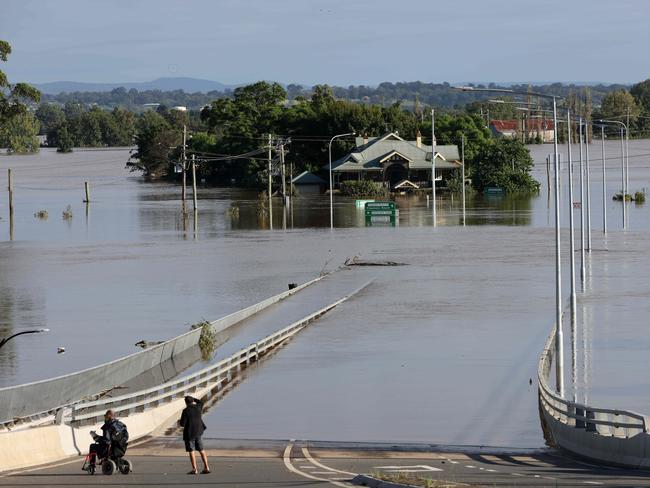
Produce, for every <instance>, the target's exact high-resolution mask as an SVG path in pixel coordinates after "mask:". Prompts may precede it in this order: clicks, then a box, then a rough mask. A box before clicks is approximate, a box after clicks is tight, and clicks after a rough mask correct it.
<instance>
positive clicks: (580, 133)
mask: <svg viewBox="0 0 650 488" xmlns="http://www.w3.org/2000/svg"><path fill="white" fill-rule="evenodd" d="M578 124H579V126H578V137H579V139H580V141H579V142H580V283H581V284H582V290H583V291H584V287H585V275H586V272H585V182H584V166H583V164H582V156H583V151H582V145H583V140H582V136H583V131H582V129H583V128H582V117H580V118H579V121H578Z"/></svg>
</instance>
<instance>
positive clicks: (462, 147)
mask: <svg viewBox="0 0 650 488" xmlns="http://www.w3.org/2000/svg"><path fill="white" fill-rule="evenodd" d="M460 159H461V163H462V165H463V166H462V168H463V170H462V175H461V177H462V179H463V227H465V220H466V215H465V134H461V135H460Z"/></svg>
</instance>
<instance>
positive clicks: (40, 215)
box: [34, 210, 49, 220]
mask: <svg viewBox="0 0 650 488" xmlns="http://www.w3.org/2000/svg"><path fill="white" fill-rule="evenodd" d="M34 217H36V218H37V219H39V220H47V218H48V217H49V214H48V213H47V210H39V211H38V212H36V213H35V214H34Z"/></svg>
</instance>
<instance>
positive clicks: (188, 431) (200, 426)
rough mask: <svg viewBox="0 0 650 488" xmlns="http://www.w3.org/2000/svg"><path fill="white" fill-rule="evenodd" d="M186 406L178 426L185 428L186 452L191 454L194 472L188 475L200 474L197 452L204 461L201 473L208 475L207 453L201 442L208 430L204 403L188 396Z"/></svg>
mask: <svg viewBox="0 0 650 488" xmlns="http://www.w3.org/2000/svg"><path fill="white" fill-rule="evenodd" d="M185 405H186V407H185V409H184V410H183V413H182V414H181V419H180V420H179V421H178V424H179V425H180V426H181V427H183V440H184V441H185V450H186V451H187V452H188V453H189V455H190V462H191V463H192V471H190V472H189V473H187V474H198V473H199V471H198V469H197V468H196V456H195V454H194V451H195V450H196V451H199V454H200V455H201V460H202V461H203V471H201V473H203V474H208V473H209V472H210V467H209V466H208V457H207V456H206V455H205V451H204V450H203V441H202V440H201V436H202V435H203V432H204V431H205V429H206V427H205V424H204V423H203V418H202V416H201V414H202V410H203V403H202V402H201V400H198V399H196V398H194V397H191V396H189V395H188V396H186V397H185Z"/></svg>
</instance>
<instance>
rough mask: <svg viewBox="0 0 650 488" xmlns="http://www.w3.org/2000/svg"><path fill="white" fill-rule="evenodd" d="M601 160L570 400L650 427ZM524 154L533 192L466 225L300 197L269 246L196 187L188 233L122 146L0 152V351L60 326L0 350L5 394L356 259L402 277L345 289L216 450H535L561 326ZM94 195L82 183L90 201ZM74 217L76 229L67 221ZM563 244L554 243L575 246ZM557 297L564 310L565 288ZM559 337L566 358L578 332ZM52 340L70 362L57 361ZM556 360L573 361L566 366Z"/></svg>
mask: <svg viewBox="0 0 650 488" xmlns="http://www.w3.org/2000/svg"><path fill="white" fill-rule="evenodd" d="M606 149H607V153H608V158H612V159H611V160H608V161H607V164H608V174H607V176H608V179H609V184H608V197H607V199H606V203H607V212H608V225H609V233H608V235H607V237H606V238H605V237H604V236H603V234H602V210H601V208H602V201H603V200H602V194H601V186H600V185H601V182H602V177H601V173H600V169H599V168H600V165H601V161H600V145H599V144H598V143H595V144H592V145H591V148H590V152H591V154H590V155H591V159H592V166H591V174H592V195H591V197H592V229H593V244H594V245H593V247H594V251H593V252H592V253H590V254H589V255H588V256H587V259H588V262H587V264H588V266H587V269H588V274H587V282H586V285H585V286H586V292H585V293H584V294H579V298H578V301H579V324H580V327H579V330H578V337H577V343H578V345H579V347H578V351H577V354H576V357H577V371H576V379H577V381H576V383H577V391H576V394H577V395H578V396H579V397H580V398H581V397H583V396H584V395H585V393H586V394H587V395H588V398H589V401H590V402H591V403H593V404H598V405H603V406H608V407H617V408H633V409H635V410H639V411H641V412H650V390H649V389H648V388H647V386H648V384H647V380H646V375H645V374H644V373H645V371H647V369H648V362H649V361H650V360H649V359H648V358H647V354H645V351H647V350H648V347H649V346H650V344H648V343H647V342H648V340H650V339H647V337H646V334H644V332H645V330H644V329H645V327H644V319H645V317H647V312H648V305H647V302H648V300H647V297H648V295H649V293H650V283H648V280H647V276H648V271H650V269H648V267H650V265H649V264H648V263H647V261H648V260H647V245H646V242H647V241H648V237H650V216H649V214H648V211H649V210H650V208H649V207H647V206H644V205H635V204H630V205H628V209H629V229H630V230H628V231H627V232H625V233H623V232H621V230H620V229H621V204H620V203H618V202H613V201H611V199H610V198H611V194H613V193H614V192H615V191H616V190H617V189H619V188H620V183H618V181H620V169H619V166H618V164H619V162H618V160H617V159H615V158H617V157H618V154H619V153H618V151H619V144H618V142H617V141H611V142H608V143H607V145H606ZM560 150H561V152H563V153H564V154H565V153H566V147H564V148H563V147H561V148H560ZM531 151H532V153H533V155H534V157H535V160H536V163H537V165H536V168H535V176H536V177H537V178H538V179H539V180H540V181H541V182H542V184H543V187H542V190H541V192H540V194H539V195H538V196H535V197H531V198H521V197H512V198H510V197H486V196H483V195H473V196H471V197H470V198H468V202H467V211H466V224H467V227H462V204H461V202H460V201H459V199H458V198H454V199H453V200H452V199H451V198H450V197H448V196H447V195H443V196H442V198H441V199H440V202H439V206H438V225H439V227H438V228H436V229H434V228H433V227H432V218H431V209H430V208H427V204H426V200H425V199H424V198H417V197H398V199H397V204H398V206H399V208H400V222H399V226H398V227H395V228H366V227H364V223H363V214H362V213H361V212H359V211H358V210H357V209H355V207H354V202H353V201H351V200H349V199H343V198H337V199H336V207H335V223H336V226H337V229H336V230H335V231H334V232H331V231H330V230H329V228H328V225H329V207H328V203H329V202H328V200H327V198H325V197H322V196H315V195H314V196H310V195H307V194H305V195H302V196H301V197H300V198H299V199H297V200H296V202H295V205H294V209H293V212H287V213H286V214H284V213H283V212H282V209H281V206H280V205H279V201H277V202H276V203H275V205H274V219H273V228H274V230H273V231H272V232H270V231H269V230H268V228H269V222H268V218H267V217H266V216H265V215H264V212H263V210H262V209H261V206H260V203H259V201H258V199H257V195H256V193H255V192H251V191H244V190H236V189H215V188H209V187H201V188H200V189H199V207H200V213H199V218H198V220H197V221H196V222H195V220H194V218H193V217H192V215H191V212H190V216H189V217H187V218H183V217H182V214H181V212H180V202H179V196H180V191H179V187H178V186H176V185H172V184H169V183H148V182H144V181H143V180H142V179H141V178H140V177H138V176H137V175H133V174H130V173H128V171H126V170H125V169H124V162H125V161H126V159H127V158H128V149H119V150H95V151H81V150H80V151H75V152H74V153H72V154H67V155H60V154H56V153H55V152H53V151H50V150H43V151H41V153H40V154H39V155H34V156H11V157H6V156H3V157H0V183H1V187H2V189H3V191H2V193H0V217H1V218H2V220H0V336H5V335H7V334H9V333H12V332H18V331H20V330H25V329H30V328H35V327H36V328H40V327H49V328H50V329H51V332H49V333H46V334H37V335H31V336H22V337H19V338H17V339H15V340H13V341H11V342H10V343H8V344H7V345H6V346H5V347H3V348H2V349H0V386H8V385H13V384H18V383H22V382H26V381H33V380H38V379H43V378H46V377H50V376H54V375H56V374H63V373H65V372H71V371H75V370H78V369H81V368H84V367H88V366H92V365H95V364H97V363H100V362H103V361H108V360H111V359H114V358H116V357H119V356H123V355H125V354H129V353H132V352H134V351H135V350H136V349H135V347H134V343H135V342H137V341H138V340H141V339H145V340H163V339H167V338H170V337H172V336H175V335H177V334H179V333H182V332H184V331H186V330H187V329H188V328H189V327H190V325H191V324H192V323H195V322H198V321H200V320H201V319H203V318H206V319H214V318H218V317H220V316H223V315H225V314H227V313H229V312H232V311H234V310H237V309H239V308H241V307H243V306H246V305H248V304H251V303H253V302H256V301H258V300H260V299H263V298H266V297H268V296H270V295H273V294H275V293H278V292H280V291H283V290H285V289H286V287H287V283H290V282H304V281H307V280H308V279H310V278H313V277H314V276H316V275H318V274H319V273H320V272H321V271H322V270H334V269H336V268H337V267H339V266H340V265H341V264H342V263H343V261H344V260H345V259H346V258H348V257H352V256H355V255H359V256H362V257H364V258H371V259H391V260H394V261H399V262H404V263H406V264H407V266H400V267H382V268H376V267H374V268H372V269H370V268H368V269H365V268H353V269H351V270H347V271H338V272H337V273H335V276H336V275H337V274H338V273H353V274H354V275H355V276H358V277H359V278H358V279H360V280H362V281H363V280H365V279H366V278H368V279H369V278H373V279H374V281H373V283H372V284H371V285H370V286H369V287H368V288H367V289H365V290H364V291H363V292H362V293H361V294H360V295H358V296H355V297H354V298H353V299H351V300H350V301H349V302H346V303H345V304H343V305H342V306H340V307H339V308H337V309H335V310H334V311H332V312H330V313H329V314H328V315H326V316H325V317H323V318H322V319H320V320H319V321H317V322H315V323H313V324H312V325H311V326H310V327H309V328H307V329H306V330H305V331H303V332H302V333H301V334H299V335H298V336H297V337H296V338H295V339H294V340H292V341H291V342H290V343H289V344H288V345H287V347H285V348H283V349H282V350H281V351H279V352H278V353H277V354H275V355H274V356H273V357H272V358H270V359H269V360H268V361H265V362H263V363H261V364H260V365H259V366H258V367H255V368H251V369H249V370H248V373H247V374H248V378H247V379H246V381H244V382H242V383H241V384H240V385H239V386H238V387H237V388H236V389H235V390H233V391H232V392H231V393H230V394H229V395H228V396H227V397H226V398H225V399H224V400H223V401H222V402H220V403H218V404H217V406H216V407H215V408H214V409H213V410H212V411H211V412H210V414H209V415H208V419H207V422H208V424H209V425H210V427H211V428H210V430H209V435H210V436H211V437H240V438H306V439H307V438H309V439H321V440H352V441H355V440H356V441H363V440H365V441H405V442H411V441H421V442H438V443H453V444H490V445H512V446H526V447H531V446H540V445H542V444H543V438H542V435H541V431H540V428H539V420H538V414H537V403H536V390H535V385H534V382H533V385H532V386H531V385H529V379H531V378H532V379H533V380H534V378H535V374H536V367H537V360H538V357H539V353H540V351H541V349H542V346H543V343H544V340H545V338H546V335H547V334H548V332H549V330H550V327H551V324H552V322H553V310H554V308H553V307H554V284H553V283H554V281H553V280H554V268H553V263H554V261H553V252H554V248H553V245H554V241H553V229H552V226H553V207H552V201H551V203H550V204H549V200H548V196H547V190H546V187H545V183H546V165H545V163H544V162H543V161H544V158H545V156H546V154H548V153H549V152H550V151H552V148H551V146H549V145H545V146H532V147H531ZM564 154H563V160H566V159H564V158H566V156H565V155H564ZM577 154H578V151H577V147H576V148H575V149H574V156H577ZM649 160H650V141H632V142H631V143H630V189H631V190H637V189H639V190H640V189H642V188H647V187H650V164H649ZM8 167H11V168H12V169H13V174H14V187H15V190H14V202H15V221H14V226H13V232H10V226H9V222H8V211H7V203H6V202H7V199H6V192H4V188H5V187H6V185H5V182H6V179H5V175H6V168H8ZM564 169H565V170H564V171H563V173H562V179H563V184H562V189H563V192H564V193H566V191H567V187H568V185H567V184H566V177H567V173H566V167H565V168H564ZM617 178H618V179H619V180H617ZM576 179H577V174H576ZM84 181H89V182H90V185H91V203H90V205H88V206H86V205H85V204H84V203H83V202H82V199H83V182H84ZM578 200H579V195H578V194H577V187H576V195H575V196H574V201H578ZM564 201H565V205H564V207H566V208H563V209H562V214H563V215H562V219H563V226H564V227H565V228H566V226H567V220H568V219H567V214H568V207H569V204H568V200H566V198H565V199H564ZM67 205H70V207H71V210H72V215H73V216H72V218H71V219H68V220H65V219H63V218H62V212H63V210H64V209H65V208H66V207H67ZM189 205H190V207H191V201H190V203H189ZM39 210H47V211H48V214H49V215H48V218H47V219H46V220H42V219H38V218H36V217H34V213H35V212H37V211H39ZM575 216H576V224H577V227H576V228H578V225H579V212H577V211H576V213H575ZM285 228H286V230H285ZM577 235H578V236H579V232H578V233H577ZM567 236H568V233H567V231H566V230H565V231H564V232H563V239H564V240H563V245H565V249H568V246H566V244H567V239H566V238H567ZM10 237H13V240H10ZM579 247H580V239H579V237H578V239H577V245H576V248H578V249H579ZM567 254H568V252H565V260H564V263H563V264H564V270H565V271H567V270H568V262H567V260H566V255H567ZM577 256H578V262H579V257H580V254H579V253H577ZM355 279H357V278H355ZM564 285H565V288H564V290H565V292H566V293H565V295H566V294H568V281H567V276H566V274H565V282H564ZM567 323H568V322H567ZM241 330H242V333H244V332H245V328H243V327H242V328H241ZM583 331H586V334H583ZM565 337H567V341H569V342H567V346H566V348H565V349H566V351H567V353H570V351H571V345H570V337H571V335H570V334H569V333H568V332H567V333H566V334H565ZM57 346H64V347H65V348H66V352H65V354H56V347H57ZM583 346H586V348H584V347H583ZM565 362H566V364H567V367H570V365H571V358H570V357H567V359H566V361H565ZM567 375H568V376H567V377H568V378H569V380H570V379H571V378H570V376H571V371H570V370H569V371H567ZM570 384H571V383H570V381H567V385H570ZM585 384H586V385H587V387H586V388H585ZM645 405H648V407H645Z"/></svg>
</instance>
